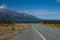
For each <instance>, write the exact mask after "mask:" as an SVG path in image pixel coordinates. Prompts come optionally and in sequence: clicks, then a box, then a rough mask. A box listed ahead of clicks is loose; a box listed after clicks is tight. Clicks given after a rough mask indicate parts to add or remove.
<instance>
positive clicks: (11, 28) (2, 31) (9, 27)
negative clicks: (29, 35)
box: [0, 23, 28, 37]
mask: <svg viewBox="0 0 60 40" xmlns="http://www.w3.org/2000/svg"><path fill="white" fill-rule="evenodd" d="M27 27H28V24H26V23H14V24H0V37H4V36H8V35H10V34H13V33H14V32H16V31H22V30H25V29H26V28H27Z"/></svg>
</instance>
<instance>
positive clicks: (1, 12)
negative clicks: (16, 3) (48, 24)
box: [0, 9, 42, 22]
mask: <svg viewBox="0 0 60 40" xmlns="http://www.w3.org/2000/svg"><path fill="white" fill-rule="evenodd" d="M0 20H6V21H7V20H11V21H12V22H40V21H42V19H39V18H37V17H35V16H33V15H30V14H27V13H19V12H16V11H13V10H8V9H0Z"/></svg>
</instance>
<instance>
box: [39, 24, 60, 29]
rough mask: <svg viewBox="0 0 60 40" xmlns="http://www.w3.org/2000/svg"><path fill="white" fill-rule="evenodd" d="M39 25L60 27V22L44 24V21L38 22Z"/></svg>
mask: <svg viewBox="0 0 60 40" xmlns="http://www.w3.org/2000/svg"><path fill="white" fill-rule="evenodd" d="M38 24H39V25H43V26H47V27H52V28H60V25H59V24H48V23H46V24H43V23H38Z"/></svg>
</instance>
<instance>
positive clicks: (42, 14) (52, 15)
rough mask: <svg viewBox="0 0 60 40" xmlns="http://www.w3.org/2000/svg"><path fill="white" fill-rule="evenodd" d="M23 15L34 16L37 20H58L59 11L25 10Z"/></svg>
mask: <svg viewBox="0 0 60 40" xmlns="http://www.w3.org/2000/svg"><path fill="white" fill-rule="evenodd" d="M24 12H25V13H28V14H31V15H34V16H36V17H38V18H43V19H57V18H58V19H60V18H59V17H60V11H58V10H55V11H52V10H49V9H40V10H25V11H24Z"/></svg>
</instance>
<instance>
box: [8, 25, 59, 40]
mask: <svg viewBox="0 0 60 40" xmlns="http://www.w3.org/2000/svg"><path fill="white" fill-rule="evenodd" d="M9 40H60V29H57V28H50V27H47V26H41V25H40V26H39V25H38V24H31V25H30V26H29V27H28V28H27V29H26V30H23V33H19V34H17V35H15V36H13V37H11V39H9Z"/></svg>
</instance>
